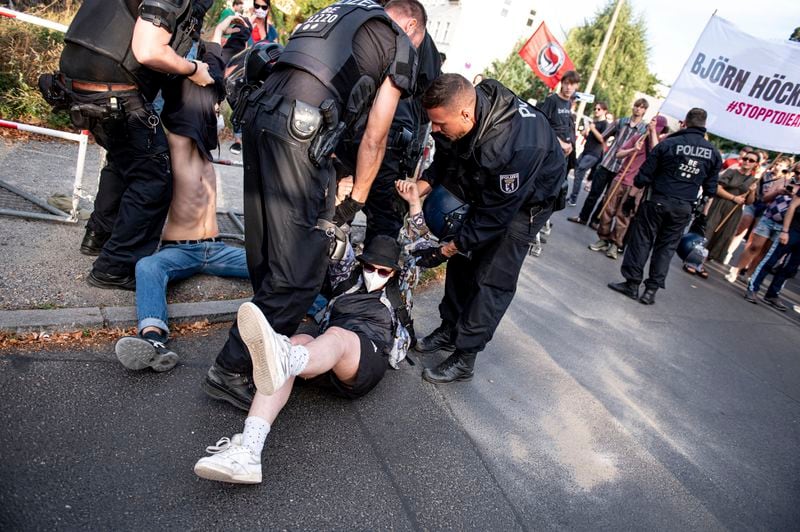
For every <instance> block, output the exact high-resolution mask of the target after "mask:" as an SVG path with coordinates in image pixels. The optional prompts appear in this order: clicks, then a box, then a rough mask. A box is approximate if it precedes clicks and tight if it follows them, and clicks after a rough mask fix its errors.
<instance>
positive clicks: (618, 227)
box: [589, 115, 667, 260]
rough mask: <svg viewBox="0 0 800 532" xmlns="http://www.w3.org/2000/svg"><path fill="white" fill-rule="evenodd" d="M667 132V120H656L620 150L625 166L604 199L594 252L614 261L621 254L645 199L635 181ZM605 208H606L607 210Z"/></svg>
mask: <svg viewBox="0 0 800 532" xmlns="http://www.w3.org/2000/svg"><path fill="white" fill-rule="evenodd" d="M666 129H667V117H665V116H663V115H658V116H654V117H653V118H652V119H651V120H650V123H649V124H648V125H647V132H646V133H645V134H644V135H635V136H634V137H631V138H630V139H629V140H628V141H627V142H626V143H625V144H623V145H622V146H621V147H620V149H619V150H617V155H616V157H617V159H624V160H625V164H624V165H623V166H622V168H621V169H620V171H619V173H618V174H617V175H616V176H615V177H614V180H613V182H612V183H611V187H610V189H609V193H608V199H605V198H604V200H603V201H604V204H601V211H600V222H599V225H598V226H597V237H598V240H597V242H595V243H594V244H591V245H590V246H589V249H591V250H592V251H604V252H605V254H606V257H608V258H609V259H615V260H616V259H617V257H619V254H620V253H622V248H624V247H625V246H624V243H625V234H626V233H627V232H628V226H629V225H630V220H631V218H632V217H633V213H634V212H635V211H636V208H637V207H638V206H639V200H640V198H641V196H642V194H641V190H640V189H638V188H636V187H634V186H633V178H634V176H636V174H637V173H638V172H639V168H641V167H642V164H643V163H644V161H645V159H646V158H647V155H648V154H649V153H650V150H652V149H653V148H655V147H656V145H657V144H658V142H659V141H660V140H661V138H663V137H664V136H666V133H665V132H666ZM602 205H605V209H603V207H602Z"/></svg>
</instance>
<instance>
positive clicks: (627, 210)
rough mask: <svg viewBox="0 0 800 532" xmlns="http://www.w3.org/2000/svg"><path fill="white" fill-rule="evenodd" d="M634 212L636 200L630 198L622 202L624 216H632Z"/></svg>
mask: <svg viewBox="0 0 800 532" xmlns="http://www.w3.org/2000/svg"><path fill="white" fill-rule="evenodd" d="M634 210H636V198H634V197H633V196H628V197H627V199H625V201H623V202H622V214H624V215H625V216H630V215H631V214H633V211H634Z"/></svg>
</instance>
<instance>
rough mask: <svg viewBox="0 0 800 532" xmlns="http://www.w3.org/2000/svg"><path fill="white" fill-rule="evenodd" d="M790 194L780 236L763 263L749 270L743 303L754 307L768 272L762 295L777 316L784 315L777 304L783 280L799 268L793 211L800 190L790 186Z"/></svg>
mask: <svg viewBox="0 0 800 532" xmlns="http://www.w3.org/2000/svg"><path fill="white" fill-rule="evenodd" d="M792 191H793V193H794V198H793V199H792V201H791V203H790V204H789V207H788V209H787V210H786V215H785V216H784V218H783V223H782V224H781V230H780V231H781V232H780V235H779V237H778V239H777V240H776V241H775V242H774V243H773V244H772V246H771V247H770V248H769V251H767V254H766V255H765V256H764V259H763V260H762V261H761V262H760V263H758V265H757V266H756V268H755V270H753V276H752V277H750V282H749V283H748V285H747V291H746V292H745V294H744V298H745V299H746V300H747V301H749V302H750V303H757V300H756V294H758V290H759V288H761V283H763V282H764V278H765V277H766V276H767V273H768V272H772V282H771V283H770V285H769V288H768V289H767V293H766V294H765V295H764V301H765V302H767V303H768V304H770V305H772V306H773V307H775V308H776V309H778V310H780V311H781V312H786V311H787V310H788V308H789V307H787V306H786V304H785V303H783V302H782V301H781V300H780V297H779V296H780V293H781V290H782V289H783V286H784V284H786V280H787V279H791V278H793V277H794V276H795V275H797V268H798V266H800V216H797V215H796V214H797V207H798V206H799V205H800V187H798V186H797V185H792ZM784 256H787V258H786V259H785V260H784V261H783V264H781V265H780V266H778V267H777V268H775V265H776V264H777V263H778V260H780V259H781V258H782V257H784Z"/></svg>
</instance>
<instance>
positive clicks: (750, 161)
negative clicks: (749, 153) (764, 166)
mask: <svg viewBox="0 0 800 532" xmlns="http://www.w3.org/2000/svg"><path fill="white" fill-rule="evenodd" d="M742 161H747V162H748V163H757V162H758V159H751V158H750V157H745V158H744V159H742Z"/></svg>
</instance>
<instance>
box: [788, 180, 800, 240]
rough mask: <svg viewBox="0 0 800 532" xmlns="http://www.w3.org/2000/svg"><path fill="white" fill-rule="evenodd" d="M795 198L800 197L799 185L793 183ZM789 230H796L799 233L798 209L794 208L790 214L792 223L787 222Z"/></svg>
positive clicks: (799, 216) (799, 210) (799, 214)
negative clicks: (792, 214)
mask: <svg viewBox="0 0 800 532" xmlns="http://www.w3.org/2000/svg"><path fill="white" fill-rule="evenodd" d="M794 188H795V193H794V197H795V198H800V185H795V186H794ZM789 231H796V232H798V233H800V209H795V211H794V216H792V223H790V224H789Z"/></svg>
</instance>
